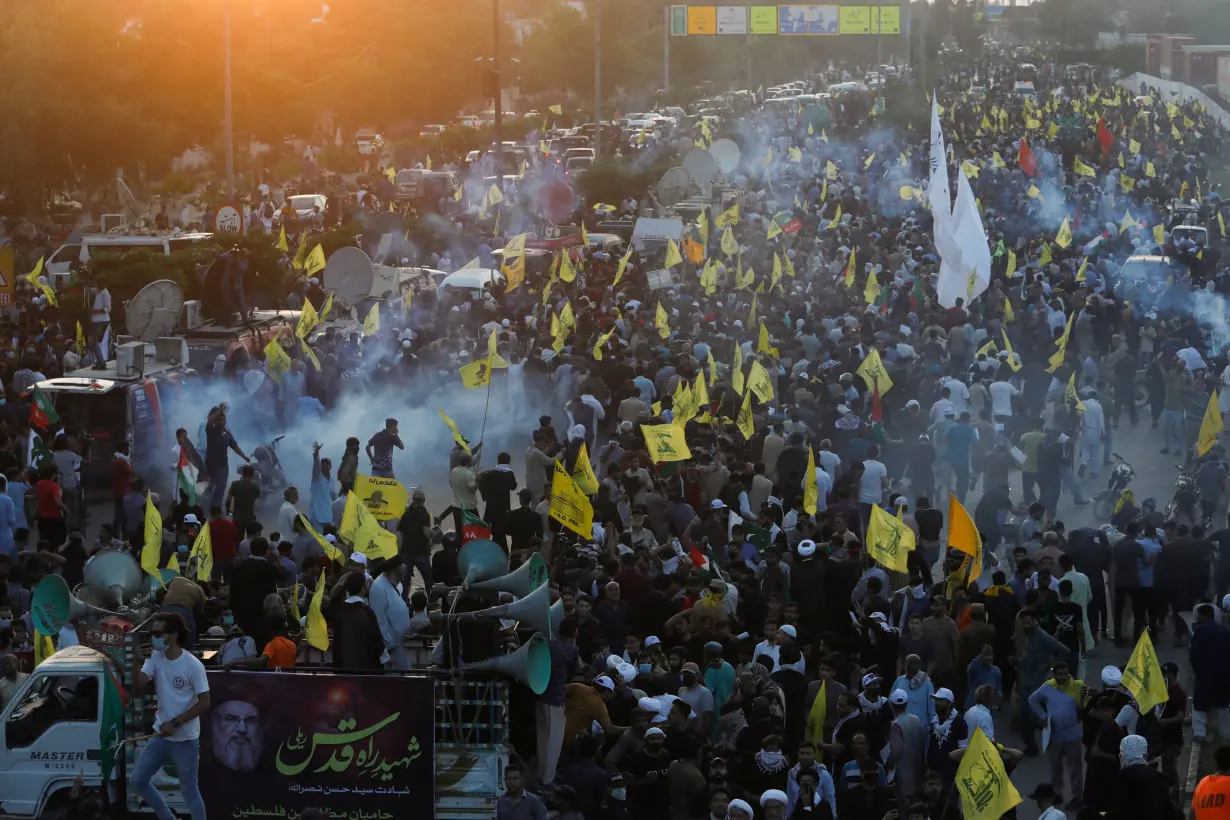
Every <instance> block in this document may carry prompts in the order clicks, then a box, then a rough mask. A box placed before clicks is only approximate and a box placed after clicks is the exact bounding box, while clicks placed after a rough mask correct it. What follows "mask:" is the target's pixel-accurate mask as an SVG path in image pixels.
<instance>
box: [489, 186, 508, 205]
mask: <svg viewBox="0 0 1230 820" xmlns="http://www.w3.org/2000/svg"><path fill="white" fill-rule="evenodd" d="M503 201H504V192H503V191H501V190H500V186H498V185H496V184H495V183H492V184H491V187H490V188H488V189H487V203H488V204H490V205H499V204H500V203H501V202H503Z"/></svg>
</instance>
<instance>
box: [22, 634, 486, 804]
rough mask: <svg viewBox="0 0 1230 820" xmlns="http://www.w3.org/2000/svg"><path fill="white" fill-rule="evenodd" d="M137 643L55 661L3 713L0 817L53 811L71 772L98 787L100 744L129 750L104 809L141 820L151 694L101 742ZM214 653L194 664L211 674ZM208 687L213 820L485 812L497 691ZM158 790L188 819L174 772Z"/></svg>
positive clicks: (480, 687)
mask: <svg viewBox="0 0 1230 820" xmlns="http://www.w3.org/2000/svg"><path fill="white" fill-rule="evenodd" d="M143 640H146V639H145V637H144V633H143V632H142V631H140V630H134V631H131V632H127V633H120V634H119V636H118V637H115V638H114V639H113V643H112V645H110V646H107V647H105V648H106V650H107V651H106V652H105V653H104V652H103V651H99V650H98V649H95V648H90V647H87V646H84V645H82V646H73V647H69V648H66V649H63V650H60V651H59V652H56V653H55V654H54V655H52V656H51V657H50V658H47V659H46V660H44V661H43V662H42V663H41V664H39V665H38V666H37V667H36V668H35V669H34V671H33V672H32V673H31V674H30V676H29V677H28V678H27V679H26V680H25V681H24V682H23V683H22V685H21V687H20V688H19V689H18V690H17V692H16V694H15V695H14V697H13V698H12V699H11V700H10V702H9V703H7V704H5V706H4V708H3V710H0V816H4V817H6V818H8V817H15V818H37V817H42V816H44V813H45V812H47V811H49V810H54V809H57V808H60V807H63V806H64V805H65V804H66V803H67V801H68V795H69V792H70V790H71V788H72V783H73V779H74V778H75V777H76V776H77V774H78V773H79V772H80V773H82V774H83V776H84V779H85V782H86V784H87V786H94V787H97V786H99V785H100V784H101V783H102V770H101V763H102V759H103V754H104V746H107V747H108V748H111V747H113V746H114V744H115V743H116V742H117V740H118V739H127V740H128V742H126V743H124V744H123V746H122V752H121V753H120V754H119V755H117V756H116V759H115V765H114V771H113V773H112V775H111V778H110V781H109V783H108V788H109V789H110V790H111V799H112V802H113V803H122V804H123V805H125V806H126V808H127V810H128V811H132V812H147V813H148V812H150V809H149V807H148V806H146V805H145V804H144V803H143V802H142V801H141V800H140V798H139V797H138V796H137V794H136V792H135V790H133V789H132V788H131V787H130V784H129V782H128V779H127V775H128V772H129V771H131V768H132V765H133V764H134V763H135V761H136V759H137V758H138V756H139V755H140V753H141V749H142V748H143V746H144V741H142V740H141V739H140V738H142V737H143V736H145V735H147V734H149V733H150V732H151V730H152V722H153V715H154V711H155V709H154V702H153V698H152V696H149V695H138V696H126V697H125V701H126V702H125V705H124V709H123V721H122V725H121V726H120V727H119V735H120V738H118V739H116V738H115V735H114V734H112V735H111V738H109V739H107V740H104V720H105V715H106V710H105V708H104V700H105V692H106V689H107V686H108V685H109V684H108V681H107V677H108V676H109V675H114V676H116V677H115V679H116V680H123V681H124V684H125V686H127V685H128V683H129V682H130V681H131V680H132V675H131V672H132V670H133V668H134V667H135V664H136V662H137V661H136V659H137V658H140V657H144V654H145V652H144V650H143V649H142V648H141V647H142V642H143ZM213 654H214V653H213V652H212V651H208V650H206V651H204V652H202V653H201V656H202V657H203V659H204V660H205V662H206V665H207V667H208V665H209V659H210V657H211V656H212V655H213ZM208 675H209V681H210V692H211V701H212V704H211V708H210V710H209V712H207V713H206V714H205V715H204V716H203V717H202V719H201V739H200V748H201V770H200V780H199V782H200V786H201V791H202V794H203V795H204V797H205V801H206V808H207V810H208V812H209V816H210V817H232V816H233V817H242V816H280V817H288V816H297V813H298V812H300V811H302V810H303V809H305V808H308V807H315V808H319V809H322V810H324V811H325V813H326V815H331V816H334V817H345V816H350V817H356V816H362V817H365V818H366V817H380V818H391V817H394V816H403V815H405V813H406V811H407V810H408V809H409V810H410V811H412V812H414V813H415V816H416V817H423V816H426V817H431V816H432V814H433V813H432V812H426V811H423V808H424V807H425V806H426V805H433V806H434V816H435V817H438V818H446V819H447V820H471V819H472V820H479V818H483V819H484V820H485V819H486V818H490V817H492V816H494V814H495V804H496V799H497V798H498V796H499V794H500V793H501V791H502V783H503V772H504V765H505V764H506V762H507V752H506V742H507V730H508V725H507V720H508V718H507V715H508V682H507V679H504V680H500V679H499V677H498V675H491V676H490V677H488V676H481V677H482V678H485V679H479V680H467V681H464V682H460V683H453V682H451V681H448V680H445V679H443V678H439V679H437V678H435V677H432V676H430V675H429V674H428V673H425V672H411V673H403V674H389V675H347V674H342V673H334V672H332V670H329V669H311V668H305V669H300V670H296V672H294V673H275V672H221V671H210V672H209V673H208ZM151 690H152V687H151ZM108 724H110V721H108ZM110 729H111V726H110V725H108V726H107V730H108V731H110ZM172 768H173V767H172ZM154 783H155V786H156V787H157V788H158V789H159V790H160V791H161V792H162V794H163V796H164V797H165V798H166V800H167V803H168V805H169V806H170V808H171V809H172V810H173V811H176V812H178V813H179V814H181V815H185V814H187V808H186V805H185V803H184V800H183V798H182V796H181V794H180V788H179V781H178V780H177V778H176V775H175V773H174V771H173V770H171V771H168V770H167V769H166V768H164V769H163V770H161V771H160V772H159V773H158V775H157V776H156V777H155V779H154ZM411 800H413V801H414V803H413V804H412V803H410V802H409V801H411ZM410 806H413V808H409V807H410Z"/></svg>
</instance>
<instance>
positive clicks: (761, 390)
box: [747, 361, 773, 404]
mask: <svg viewBox="0 0 1230 820" xmlns="http://www.w3.org/2000/svg"><path fill="white" fill-rule="evenodd" d="M747 389H748V392H750V393H755V394H756V398H758V399H760V401H762V402H764V403H766V404H767V403H768V402H770V401H772V400H773V379H772V378H770V377H769V371H768V370H766V369H765V366H764V365H762V364H761V363H760V362H758V361H753V362H752V368H751V370H749V371H748V374H747Z"/></svg>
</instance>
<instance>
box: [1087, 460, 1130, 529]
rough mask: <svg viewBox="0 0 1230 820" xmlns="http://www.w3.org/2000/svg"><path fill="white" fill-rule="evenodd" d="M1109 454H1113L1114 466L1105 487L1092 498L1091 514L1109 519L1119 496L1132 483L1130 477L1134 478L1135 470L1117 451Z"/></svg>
mask: <svg viewBox="0 0 1230 820" xmlns="http://www.w3.org/2000/svg"><path fill="white" fill-rule="evenodd" d="M1111 455H1112V456H1114V459H1115V466H1114V467H1113V468H1112V469H1111V471H1110V475H1109V476H1107V478H1106V488H1105V489H1104V490H1102V491H1101V492H1100V493H1098V494H1097V495H1096V496H1094V498H1093V514H1094V515H1095V516H1096V517H1097V518H1099V519H1102V520H1106V519H1109V518H1110V517H1111V516H1112V515H1113V514H1114V512H1115V505H1116V504H1117V503H1118V502H1119V497H1120V496H1121V495H1123V491H1124V490H1126V489H1127V488H1128V485H1129V484H1131V483H1132V479H1134V478H1136V471H1135V470H1134V469H1132V465H1131V464H1128V463H1127V462H1126V461H1124V460H1123V457H1122V456H1120V455H1119V454H1118V453H1111Z"/></svg>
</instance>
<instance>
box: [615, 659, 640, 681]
mask: <svg viewBox="0 0 1230 820" xmlns="http://www.w3.org/2000/svg"><path fill="white" fill-rule="evenodd" d="M619 676H620V677H621V678H623V679H624V683H632V681H634V680H636V667H635V666H633V665H632V664H630V663H624V664H620V666H619Z"/></svg>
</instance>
